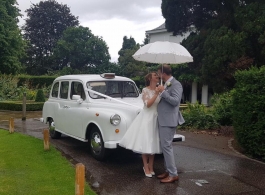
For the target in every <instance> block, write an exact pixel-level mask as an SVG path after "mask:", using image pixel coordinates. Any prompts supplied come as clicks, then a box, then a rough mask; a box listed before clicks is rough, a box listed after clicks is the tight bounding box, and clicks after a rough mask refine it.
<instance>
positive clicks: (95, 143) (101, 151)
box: [89, 127, 109, 161]
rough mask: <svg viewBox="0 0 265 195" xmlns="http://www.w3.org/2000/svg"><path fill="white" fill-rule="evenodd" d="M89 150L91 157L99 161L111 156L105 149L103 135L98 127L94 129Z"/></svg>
mask: <svg viewBox="0 0 265 195" xmlns="http://www.w3.org/2000/svg"><path fill="white" fill-rule="evenodd" d="M89 149H90V152H91V155H92V156H93V157H94V158H95V159H97V160H99V161H103V160H105V159H106V157H107V156H108V154H109V150H108V149H106V148H105V147H104V141H103V138H102V135H101V133H100V131H99V129H98V128H97V127H93V128H92V129H91V132H90V136H89Z"/></svg>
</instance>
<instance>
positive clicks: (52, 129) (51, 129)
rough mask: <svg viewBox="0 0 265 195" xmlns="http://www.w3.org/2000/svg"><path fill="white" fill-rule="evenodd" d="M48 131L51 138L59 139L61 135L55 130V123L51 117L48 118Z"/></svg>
mask: <svg viewBox="0 0 265 195" xmlns="http://www.w3.org/2000/svg"><path fill="white" fill-rule="evenodd" d="M49 133H50V136H51V138H52V139H59V138H60V137H61V135H62V134H61V133H60V132H58V131H56V130H55V124H54V121H53V119H50V120H49Z"/></svg>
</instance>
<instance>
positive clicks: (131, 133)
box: [119, 88, 162, 154]
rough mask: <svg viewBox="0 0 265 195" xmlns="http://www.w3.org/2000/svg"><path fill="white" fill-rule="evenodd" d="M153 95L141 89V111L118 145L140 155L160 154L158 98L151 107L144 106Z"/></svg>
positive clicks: (152, 92) (147, 90)
mask: <svg viewBox="0 0 265 195" xmlns="http://www.w3.org/2000/svg"><path fill="white" fill-rule="evenodd" d="M154 94H155V91H154V90H150V89H148V88H143V91H142V99H143V102H144V108H143V110H142V111H141V112H140V113H139V114H138V115H137V117H136V118H135V119H134V121H133V122H132V124H131V126H130V127H129V128H128V130H127V132H126V133H125V135H124V137H123V138H122V139H121V142H120V143H119V145H120V146H122V147H124V148H126V149H129V150H132V151H134V152H136V153H140V154H160V153H162V151H161V148H160V142H159V134H158V124H157V104H158V103H159V100H160V97H159V96H157V98H156V100H155V102H154V103H153V104H152V106H151V107H149V108H147V107H146V104H147V101H148V100H149V99H151V98H152V97H153V96H154Z"/></svg>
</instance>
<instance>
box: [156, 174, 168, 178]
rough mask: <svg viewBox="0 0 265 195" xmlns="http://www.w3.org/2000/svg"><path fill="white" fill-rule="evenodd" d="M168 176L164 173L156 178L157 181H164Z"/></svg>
mask: <svg viewBox="0 0 265 195" xmlns="http://www.w3.org/2000/svg"><path fill="white" fill-rule="evenodd" d="M168 176H169V174H168V172H165V173H162V174H160V175H158V176H157V178H158V179H164V178H166V177H168Z"/></svg>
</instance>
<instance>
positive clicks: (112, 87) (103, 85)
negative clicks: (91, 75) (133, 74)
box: [87, 81, 139, 99]
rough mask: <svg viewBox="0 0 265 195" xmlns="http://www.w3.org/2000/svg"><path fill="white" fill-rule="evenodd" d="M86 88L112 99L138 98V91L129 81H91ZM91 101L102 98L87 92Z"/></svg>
mask: <svg viewBox="0 0 265 195" xmlns="http://www.w3.org/2000/svg"><path fill="white" fill-rule="evenodd" d="M87 88H88V89H92V90H94V91H97V92H99V93H102V94H104V95H107V96H110V97H113V98H125V97H134V98H135V97H138V96H139V90H138V88H137V87H136V85H135V84H134V83H133V82H131V81H91V82H88V83H87ZM88 94H89V96H90V97H91V98H93V99H98V98H104V97H103V96H100V95H97V94H95V93H93V92H88Z"/></svg>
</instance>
